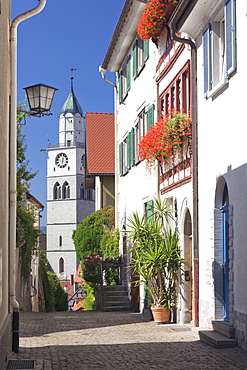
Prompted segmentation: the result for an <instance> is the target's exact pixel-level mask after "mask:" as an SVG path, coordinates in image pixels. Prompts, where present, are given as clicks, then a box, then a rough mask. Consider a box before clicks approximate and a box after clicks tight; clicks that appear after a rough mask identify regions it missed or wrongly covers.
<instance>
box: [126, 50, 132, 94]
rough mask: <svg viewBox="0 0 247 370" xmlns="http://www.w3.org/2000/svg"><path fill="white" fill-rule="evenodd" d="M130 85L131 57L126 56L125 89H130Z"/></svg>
mask: <svg viewBox="0 0 247 370" xmlns="http://www.w3.org/2000/svg"><path fill="white" fill-rule="evenodd" d="M130 87H131V57H130V55H129V56H128V60H127V91H129V90H130Z"/></svg>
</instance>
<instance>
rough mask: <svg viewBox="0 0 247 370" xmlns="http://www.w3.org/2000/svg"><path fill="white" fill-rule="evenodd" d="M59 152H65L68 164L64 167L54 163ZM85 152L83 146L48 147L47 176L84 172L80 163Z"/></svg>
mask: <svg viewBox="0 0 247 370" xmlns="http://www.w3.org/2000/svg"><path fill="white" fill-rule="evenodd" d="M59 153H65V154H66V155H67V157H68V164H67V166H66V167H64V168H60V167H58V166H57V165H56V157H57V155H58V154H59ZM84 153H85V149H83V148H75V147H71V148H68V147H67V148H63V147H61V148H56V149H49V150H48V153H47V177H54V178H55V177H56V176H71V175H75V174H77V173H78V174H84V168H83V167H82V165H81V157H82V155H83V154H84Z"/></svg>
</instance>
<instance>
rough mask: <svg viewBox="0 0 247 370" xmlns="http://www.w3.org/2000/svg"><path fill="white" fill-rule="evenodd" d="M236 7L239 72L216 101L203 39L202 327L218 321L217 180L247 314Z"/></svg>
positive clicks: (242, 77) (241, 16) (241, 17)
mask: <svg viewBox="0 0 247 370" xmlns="http://www.w3.org/2000/svg"><path fill="white" fill-rule="evenodd" d="M236 7H237V17H236V19H237V72H236V74H235V75H233V76H232V78H230V80H229V85H228V87H227V88H226V90H225V91H223V92H222V93H221V94H220V95H219V96H217V97H216V98H215V99H211V98H209V99H207V100H206V99H205V98H204V94H203V47H202V44H201V38H198V40H197V45H198V64H197V67H198V135H199V138H198V146H199V153H198V154H199V248H200V250H199V256H200V277H199V281H200V325H201V326H204V325H205V324H207V323H208V318H209V317H213V316H214V312H213V307H214V301H213V281H212V259H213V210H214V197H215V188H216V182H217V178H218V177H219V176H221V175H222V176H224V177H225V179H226V182H227V185H228V190H229V198H230V204H232V205H233V212H234V215H233V222H234V240H233V243H234V277H233V278H234V309H236V310H238V311H241V312H244V313H247V295H246V294H245V293H244V292H245V290H246V282H247V269H246V240H247V228H246V208H247V199H246V185H247V165H246V136H247V124H246V117H245V106H246V94H245V93H244V89H243V86H245V85H246V82H247V81H246V62H245V61H246V50H245V48H243V47H241V45H244V43H245V41H246V40H245V35H246V31H247V22H246V4H244V2H241V1H237V2H236Z"/></svg>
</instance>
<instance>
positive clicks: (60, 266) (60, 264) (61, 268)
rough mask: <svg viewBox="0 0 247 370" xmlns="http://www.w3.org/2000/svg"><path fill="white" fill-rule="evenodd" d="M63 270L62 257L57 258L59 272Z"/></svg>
mask: <svg viewBox="0 0 247 370" xmlns="http://www.w3.org/2000/svg"><path fill="white" fill-rule="evenodd" d="M63 272H64V259H63V257H60V258H59V274H62V273H63Z"/></svg>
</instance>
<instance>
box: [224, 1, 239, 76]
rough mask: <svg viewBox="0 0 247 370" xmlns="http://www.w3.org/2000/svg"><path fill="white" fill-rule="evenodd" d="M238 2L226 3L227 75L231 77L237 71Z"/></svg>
mask: <svg viewBox="0 0 247 370" xmlns="http://www.w3.org/2000/svg"><path fill="white" fill-rule="evenodd" d="M235 8H236V2H235V0H226V1H225V19H226V22H225V27H226V74H227V76H229V75H230V74H231V73H233V72H234V71H235V70H236V67H237V63H236V12H235Z"/></svg>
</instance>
